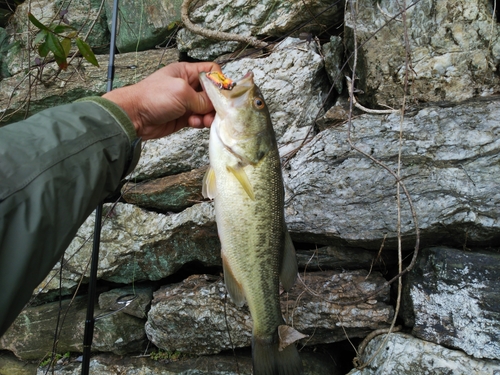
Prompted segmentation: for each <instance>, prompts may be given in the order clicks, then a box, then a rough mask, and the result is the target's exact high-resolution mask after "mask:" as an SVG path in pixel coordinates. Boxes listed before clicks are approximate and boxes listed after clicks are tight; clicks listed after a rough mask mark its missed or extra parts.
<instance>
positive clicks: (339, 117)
mask: <svg viewBox="0 0 500 375" xmlns="http://www.w3.org/2000/svg"><path fill="white" fill-rule="evenodd" d="M347 120H349V103H348V102H347V101H346V100H344V98H339V100H337V102H336V103H335V105H333V106H332V107H330V109H329V110H328V111H326V113H325V114H324V115H323V116H322V117H320V118H319V119H318V120H317V121H316V125H317V126H318V129H319V131H323V130H325V129H328V128H331V127H333V126H340V125H342V124H345V123H346V122H347Z"/></svg>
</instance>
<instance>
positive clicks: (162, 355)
mask: <svg viewBox="0 0 500 375" xmlns="http://www.w3.org/2000/svg"><path fill="white" fill-rule="evenodd" d="M185 357H186V355H185V354H182V353H181V352H178V351H170V350H169V351H162V350H158V351H157V352H152V353H151V354H150V358H151V359H152V360H154V361H168V362H175V361H179V360H181V359H183V358H185Z"/></svg>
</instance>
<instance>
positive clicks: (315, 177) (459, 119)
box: [284, 100, 500, 248]
mask: <svg viewBox="0 0 500 375" xmlns="http://www.w3.org/2000/svg"><path fill="white" fill-rule="evenodd" d="M499 118H500V104H499V102H498V101H497V100H492V101H488V102H483V101H478V102H473V103H467V104H462V105H456V106H452V107H436V106H430V107H427V108H424V109H422V110H420V111H417V112H415V113H414V114H413V115H406V116H405V118H404V120H403V122H401V119H400V116H399V115H398V114H394V115H390V116H388V117H382V116H380V115H361V116H359V117H358V118H356V119H354V120H353V122H352V127H351V139H352V141H353V144H354V145H356V146H357V147H358V148H359V149H361V150H362V151H363V152H365V153H367V154H368V155H370V156H372V157H374V158H376V159H377V160H379V161H381V162H383V163H384V164H385V165H387V166H388V168H390V169H391V170H393V171H395V170H396V169H397V158H398V152H399V151H398V150H399V132H400V129H402V132H403V133H402V140H401V142H402V143H401V147H402V149H401V165H402V170H401V176H402V178H403V181H404V184H405V185H406V187H407V189H408V191H409V192H410V195H411V197H412V201H413V205H414V207H415V210H416V212H417V213H418V219H419V222H418V225H419V228H420V231H421V234H422V237H423V238H424V239H425V240H426V241H431V242H432V243H436V242H439V241H449V242H450V243H455V244H456V245H457V246H462V245H463V244H464V243H468V244H486V245H488V244H495V243H498V239H499V236H498V234H499V228H500V227H499V226H500V218H499V216H498V206H499V204H500V200H499V199H500V196H499V195H498V194H497V186H499V184H500V177H499V176H500V175H499V174H498V173H497V172H496V171H497V166H498V163H499V160H500V140H499V139H498V137H497V136H496V134H497V133H498V132H499V131H500V122H499V121H498V119H499ZM347 131H348V128H347V124H346V125H344V126H339V127H335V128H329V129H326V130H324V131H322V132H320V133H319V134H318V135H317V136H316V137H315V138H314V139H313V140H312V141H311V142H309V143H308V144H306V145H305V146H304V147H302V149H301V150H300V151H299V152H298V153H297V155H296V156H295V157H294V158H293V159H292V160H291V161H290V163H289V165H288V167H287V168H286V169H285V171H284V178H285V186H286V190H287V193H288V196H289V197H290V199H289V203H288V206H287V209H286V213H287V222H288V228H289V230H290V231H291V232H292V233H293V234H292V237H293V238H294V239H295V240H297V241H300V242H319V243H332V244H334V243H335V241H337V242H338V241H339V240H341V241H346V242H347V243H349V244H351V245H356V246H362V247H372V246H373V247H375V248H378V247H379V246H380V243H381V240H382V239H383V238H384V236H386V237H387V238H386V246H387V245H388V244H391V243H394V242H393V240H394V239H395V237H396V229H397V228H396V227H397V212H396V207H397V206H396V204H395V202H394V196H395V194H396V187H395V181H394V178H393V177H392V176H391V175H390V174H389V173H388V172H387V171H386V170H385V169H383V168H382V167H380V166H378V165H377V164H375V163H374V162H373V161H371V160H370V159H368V158H367V157H365V156H363V155H361V154H360V153H359V152H357V151H355V150H353V149H352V148H351V147H350V146H349V143H348V142H347ZM325 207H330V208H331V209H330V210H328V211H325V210H324V208H325ZM401 215H402V227H401V231H402V235H403V237H404V238H406V239H408V240H409V239H412V238H414V234H415V223H414V221H413V218H412V215H411V213H410V210H409V205H408V201H407V200H406V199H405V198H402V214H401ZM408 244H409V245H411V242H408Z"/></svg>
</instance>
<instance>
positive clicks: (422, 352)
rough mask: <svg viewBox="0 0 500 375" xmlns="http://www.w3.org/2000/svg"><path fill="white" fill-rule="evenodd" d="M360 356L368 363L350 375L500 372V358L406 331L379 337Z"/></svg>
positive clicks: (479, 373) (481, 373)
mask: <svg viewBox="0 0 500 375" xmlns="http://www.w3.org/2000/svg"><path fill="white" fill-rule="evenodd" d="M373 357H374V358H373ZM358 360H359V362H360V364H365V363H368V365H367V367H364V368H363V369H362V370H356V369H355V370H352V371H351V372H349V374H348V375H378V374H400V375H403V374H404V375H427V374H453V375H461V374H477V375H483V374H484V375H485V374H492V375H495V374H497V373H499V372H500V361H493V360H478V359H474V358H471V357H469V356H468V355H466V354H465V353H463V352H461V351H459V350H450V349H448V348H445V347H443V346H441V345H436V344H434V343H431V342H427V341H424V340H420V339H417V338H415V337H413V336H411V335H408V334H405V333H393V334H391V335H381V336H377V337H375V338H374V339H373V340H371V341H370V342H369V343H368V346H367V347H366V350H365V351H364V352H363V353H362V355H361V358H359V359H358ZM368 361H370V362H368Z"/></svg>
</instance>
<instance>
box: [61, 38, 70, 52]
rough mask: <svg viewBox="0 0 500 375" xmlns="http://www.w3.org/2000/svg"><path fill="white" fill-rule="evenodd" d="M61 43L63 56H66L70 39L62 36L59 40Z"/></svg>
mask: <svg viewBox="0 0 500 375" xmlns="http://www.w3.org/2000/svg"><path fill="white" fill-rule="evenodd" d="M61 45H62V46H63V49H64V56H68V55H69V51H70V50H71V39H69V38H64V39H63V40H62V41H61Z"/></svg>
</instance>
